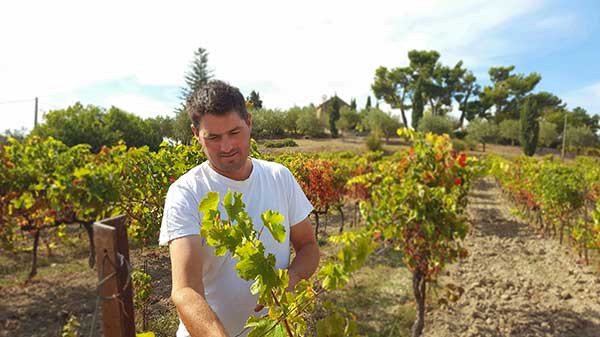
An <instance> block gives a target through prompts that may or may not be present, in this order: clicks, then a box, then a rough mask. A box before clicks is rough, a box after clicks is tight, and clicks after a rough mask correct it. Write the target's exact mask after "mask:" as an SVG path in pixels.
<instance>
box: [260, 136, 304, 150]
mask: <svg viewBox="0 0 600 337" xmlns="http://www.w3.org/2000/svg"><path fill="white" fill-rule="evenodd" d="M264 145H265V147H268V148H275V147H294V146H298V144H297V143H296V142H295V141H294V140H293V139H290V138H286V139H281V140H268V141H266V142H265V144H264Z"/></svg>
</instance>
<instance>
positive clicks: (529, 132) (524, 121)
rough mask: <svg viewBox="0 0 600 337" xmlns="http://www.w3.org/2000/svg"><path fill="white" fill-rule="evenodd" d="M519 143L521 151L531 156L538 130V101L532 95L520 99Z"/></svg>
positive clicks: (535, 145) (533, 151)
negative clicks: (521, 146) (521, 147)
mask: <svg viewBox="0 0 600 337" xmlns="http://www.w3.org/2000/svg"><path fill="white" fill-rule="evenodd" d="M520 115H521V135H520V138H521V144H522V145H523V153H525V155H527V156H533V154H534V153H535V149H536V148H537V145H538V136H539V132H540V123H539V120H538V118H539V116H540V109H539V106H538V102H537V100H536V98H535V96H533V95H529V96H527V97H525V98H524V99H523V100H522V103H521V108H520Z"/></svg>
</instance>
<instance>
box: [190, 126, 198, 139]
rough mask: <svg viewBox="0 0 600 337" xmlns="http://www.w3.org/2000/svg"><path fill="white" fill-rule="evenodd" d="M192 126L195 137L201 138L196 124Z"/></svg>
mask: <svg viewBox="0 0 600 337" xmlns="http://www.w3.org/2000/svg"><path fill="white" fill-rule="evenodd" d="M190 127H191V128H192V133H193V134H194V137H196V138H200V137H199V134H198V132H199V130H196V127H195V126H194V124H190Z"/></svg>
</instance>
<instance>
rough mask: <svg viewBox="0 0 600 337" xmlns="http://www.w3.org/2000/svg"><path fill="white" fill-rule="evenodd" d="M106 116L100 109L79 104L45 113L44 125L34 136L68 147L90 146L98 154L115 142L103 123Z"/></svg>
mask: <svg viewBox="0 0 600 337" xmlns="http://www.w3.org/2000/svg"><path fill="white" fill-rule="evenodd" d="M104 114H105V112H104V110H103V109H101V108H100V107H97V106H94V105H88V106H83V105H82V104H81V103H79V102H77V103H75V104H74V105H72V106H69V107H67V108H66V109H61V110H53V111H49V112H48V113H45V114H44V120H45V121H44V123H42V124H38V126H37V127H36V128H35V129H34V130H33V131H32V134H33V135H36V136H40V137H43V138H47V137H52V138H54V139H58V140H60V141H61V142H63V143H64V144H66V145H67V146H74V145H77V144H89V145H91V147H92V151H93V152H98V151H99V150H100V148H101V147H102V146H103V145H112V144H113V142H114V140H115V137H114V136H112V135H111V134H110V132H109V130H108V128H107V127H106V126H105V125H104V124H103V122H102V117H103V116H104Z"/></svg>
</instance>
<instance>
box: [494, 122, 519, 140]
mask: <svg viewBox="0 0 600 337" xmlns="http://www.w3.org/2000/svg"><path fill="white" fill-rule="evenodd" d="M498 128H499V134H500V137H501V138H503V139H506V140H510V144H511V145H513V146H514V145H515V142H518V141H519V135H520V133H519V130H520V127H519V121H518V120H517V119H505V120H503V121H502V122H500V124H499V125H498Z"/></svg>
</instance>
